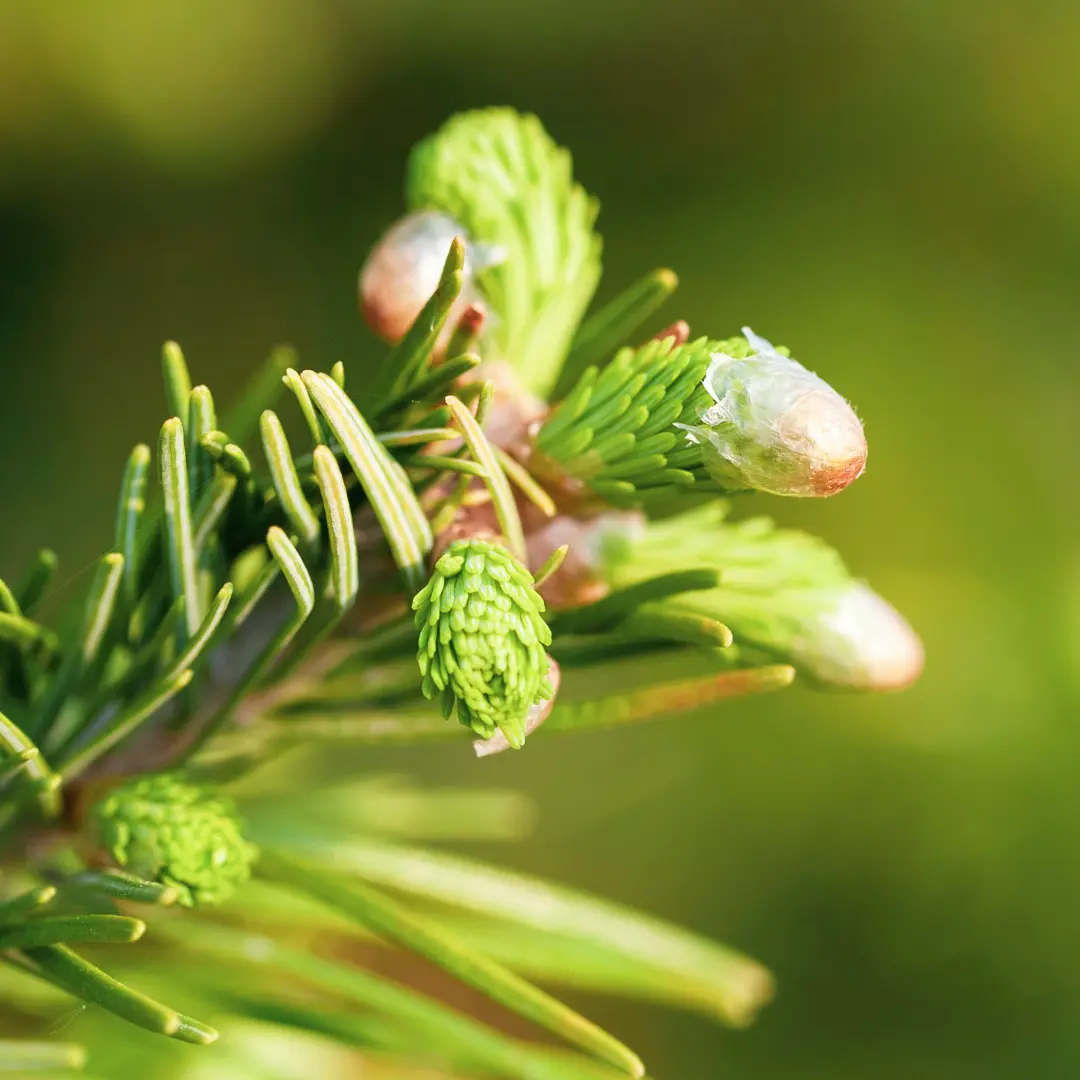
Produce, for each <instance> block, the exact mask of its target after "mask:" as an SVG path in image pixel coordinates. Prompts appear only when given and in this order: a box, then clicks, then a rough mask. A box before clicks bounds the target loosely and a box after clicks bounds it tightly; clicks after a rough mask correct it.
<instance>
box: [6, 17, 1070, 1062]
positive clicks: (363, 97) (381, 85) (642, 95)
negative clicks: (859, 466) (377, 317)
mask: <svg viewBox="0 0 1080 1080" xmlns="http://www.w3.org/2000/svg"><path fill="white" fill-rule="evenodd" d="M1078 55H1080V5H1078V4H1076V3H1075V0H1060V2H1052V0H1050V2H1043V3H1035V4H1028V5H1022V4H1006V3H999V2H985V3H981V4H966V3H961V2H954V3H940V2H939V3H933V2H930V0H890V2H884V0H879V2H877V3H861V2H858V0H851V2H849V3H841V2H832V3H830V2H825V3H817V4H799V5H795V4H782V3H776V2H766V3H760V2H759V3H754V2H751V0H738V2H736V0H728V2H712V3H706V2H693V0H667V2H665V3H663V4H658V3H646V2H644V0H594V2H593V3H586V4H580V3H577V4H574V3H570V2H569V0H547V2H544V3H522V4H518V5H506V4H495V3H491V2H473V3H468V2H465V3H458V4H443V3H431V4H428V3H421V2H419V0H410V2H401V0H395V2H390V0H380V2H378V3H375V2H368V3H358V2H356V3H349V2H346V0H336V2H335V0H235V2H233V3H230V4H228V5H218V4H214V3H212V2H210V0H189V2H187V3H184V4H167V3H164V2H162V3H157V2H147V0H115V2H112V3H108V4H104V5H97V4H94V5H83V4H79V3H58V4H33V3H25V4H19V3H10V2H9V3H4V2H3V0H0V374H2V383H0V386H2V389H0V496H2V500H3V501H2V506H3V510H2V513H0V521H2V527H0V574H3V575H4V576H5V577H9V578H10V577H17V576H18V574H19V572H20V570H21V567H22V565H23V564H24V562H25V561H26V560H27V559H28V558H29V557H30V555H31V554H32V552H33V551H34V550H36V548H37V547H39V546H41V545H46V544H47V545H51V546H54V547H55V548H57V550H58V551H59V552H60V554H61V556H62V560H63V568H64V573H62V574H61V579H62V580H64V581H65V582H66V583H67V584H66V586H65V587H66V588H67V589H68V590H69V591H71V592H75V591H77V589H78V587H79V585H80V578H79V577H78V576H77V575H78V574H79V572H80V569H81V568H82V567H84V566H86V565H87V563H88V562H89V561H90V560H91V559H93V558H94V556H95V555H96V554H97V553H99V551H100V550H101V549H103V548H104V547H105V546H106V545H107V544H108V543H109V542H110V541H109V537H110V533H111V521H112V515H113V502H114V493H115V489H116V485H117V484H118V482H119V478H120V474H121V471H122V468H123V464H124V460H125V456H126V453H127V451H128V449H129V448H130V446H131V445H132V444H133V443H134V442H136V441H140V440H147V439H152V438H153V437H154V433H155V432H156V430H157V427H158V425H159V424H160V421H161V420H162V419H163V409H164V402H163V398H162V394H161V391H160V387H159V374H158V351H159V347H160V344H161V342H162V341H163V340H165V339H166V338H176V339H177V340H179V341H180V342H181V343H182V344H183V346H184V348H185V351H186V353H187V356H188V359H189V362H190V364H191V366H192V368H193V371H194V373H195V376H196V378H197V379H200V380H203V381H206V382H208V383H210V384H211V386H212V387H213V389H214V391H215V393H216V395H217V397H218V399H219V401H221V400H226V399H228V397H229V396H230V394H231V393H234V392H235V391H237V390H238V389H239V387H241V386H242V385H243V382H244V380H245V378H246V376H247V375H248V374H249V373H250V371H251V370H252V369H253V367H254V365H255V364H256V363H257V362H258V361H259V360H260V359H261V358H262V356H263V355H265V353H266V351H267V350H268V349H269V347H270V346H271V345H273V344H275V343H277V342H279V341H282V340H288V341H291V342H293V343H294V344H295V345H296V346H297V347H298V349H299V351H300V354H301V357H302V358H303V359H305V360H306V361H308V362H310V363H311V364H312V365H317V366H319V367H322V368H324V369H325V368H328V367H329V365H330V364H331V363H333V362H334V361H336V360H343V361H344V362H345V364H346V366H347V368H348V370H349V373H350V376H349V377H350V379H351V380H354V381H355V382H357V383H358V382H359V381H360V380H362V378H363V377H364V372H365V369H366V367H367V365H369V364H370V363H371V361H372V359H373V358H375V357H376V356H378V355H379V352H380V348H379V347H378V346H377V345H376V343H375V342H374V341H373V339H372V338H371V337H370V335H369V334H368V333H367V331H366V330H365V328H364V327H363V325H362V324H361V322H360V320H359V317H358V315H357V313H356V302H355V291H354V290H355V276H356V272H357V270H358V268H359V266H360V263H361V261H362V259H363V257H364V254H365V252H366V250H367V248H368V247H369V246H370V244H371V242H372V241H373V240H374V238H375V237H376V236H377V234H378V232H379V231H380V230H381V229H382V228H383V227H385V225H386V224H388V223H389V221H390V220H391V219H392V218H393V217H395V216H396V215H397V214H398V213H399V212H400V210H401V194H400V184H401V176H402V171H403V166H404V161H405V157H406V154H407V152H408V148H409V147H410V145H411V144H412V143H413V142H415V141H416V140H417V139H418V138H420V137H421V136H423V135H424V134H426V133H427V132H428V131H430V130H432V129H433V128H434V127H436V126H437V125H438V124H439V123H441V121H442V120H443V119H444V118H445V117H446V116H447V115H448V114H449V113H451V112H452V111H454V110H457V109H461V108H466V107H472V106H477V105H484V104H503V103H506V104H512V105H515V106H517V107H519V108H522V109H527V110H531V111H535V112H537V113H538V114H539V115H540V116H541V118H542V119H543V121H544V123H545V124H546V125H547V126H548V128H549V130H550V131H551V132H552V133H553V134H554V136H555V137H556V138H557V139H558V140H560V141H561V142H563V143H564V144H565V145H568V146H570V147H571V148H572V149H573V151H574V155H575V161H576V170H577V175H578V176H579V177H580V179H581V180H582V182H583V183H584V184H585V185H586V186H587V187H588V188H589V189H590V190H591V191H593V192H595V193H596V194H597V195H598V196H599V197H600V199H601V201H602V205H603V212H602V214H601V219H600V228H601V231H602V232H603V234H604V238H605V266H606V272H605V281H604V284H603V285H602V287H601V298H604V297H606V296H609V295H611V294H613V293H614V292H615V291H616V290H617V289H619V288H620V287H621V286H623V285H624V284H626V283H628V282H630V281H631V280H632V279H634V278H635V277H636V276H637V275H638V274H640V273H641V272H643V271H645V270H647V269H650V268H652V267H655V266H660V265H670V266H672V267H674V268H675V269H676V270H677V271H678V273H679V275H680V277H681V279H682V282H683V285H682V288H681V290H680V292H679V293H678V294H677V296H676V298H675V300H674V301H672V302H671V303H670V304H669V306H668V307H667V308H666V309H665V311H664V312H663V316H664V321H671V320H672V319H674V318H677V317H684V318H686V319H687V320H688V321H689V322H690V324H691V327H692V328H693V329H694V331H695V332H698V333H709V334H712V335H716V336H725V335H730V334H732V333H734V332H737V330H738V328H739V327H740V326H741V325H743V324H745V323H749V324H750V325H751V326H753V328H754V329H755V330H756V331H758V332H759V333H762V334H764V335H765V336H767V337H769V338H772V339H773V340H775V341H778V342H783V343H785V344H788V345H790V346H791V347H792V349H793V351H794V353H795V355H796V356H797V357H798V358H800V359H801V360H802V361H803V362H804V363H806V364H807V365H808V366H810V367H812V368H814V369H816V370H817V371H818V372H819V373H820V374H821V375H822V376H823V377H825V378H826V379H828V380H829V381H830V382H831V383H833V385H835V386H836V387H837V388H838V389H840V391H841V392H842V393H844V394H845V395H846V396H847V397H849V398H850V399H851V400H852V401H853V402H854V403H855V404H856V405H857V407H858V409H859V411H860V414H861V415H862V416H863V418H864V420H865V423H866V427H867V431H868V435H869V439H870V446H871V457H870V469H869V472H868V474H867V475H866V477H865V478H864V479H862V480H860V481H859V483H858V484H857V485H855V487H854V488H853V489H852V490H851V491H849V492H847V493H845V494H844V495H843V496H841V497H840V498H837V499H835V500H831V501H828V502H825V503H815V504H813V505H806V504H802V503H795V502H790V501H789V502H783V503H781V502H779V501H777V500H773V501H771V502H768V503H766V501H765V500H761V501H760V502H759V503H758V505H757V506H756V507H755V509H757V510H759V511H761V512H768V513H772V514H776V515H777V516H779V517H781V518H782V519H783V520H784V521H786V522H789V523H796V524H801V525H804V526H806V527H807V528H811V529H813V530H815V531H818V532H820V533H822V534H823V535H825V536H826V537H828V538H829V539H830V540H831V541H833V542H834V543H835V544H836V545H837V546H839V547H840V548H841V549H842V551H843V552H844V553H845V555H846V556H847V558H848V560H849V562H850V564H851V565H852V567H853V568H854V569H855V570H856V571H857V572H858V573H860V574H864V575H865V576H866V577H867V578H869V579H870V580H871V581H872V582H873V584H874V585H875V587H877V588H878V589H879V590H880V591H881V592H882V593H884V594H885V595H886V596H887V597H888V598H889V599H890V600H892V601H893V602H894V603H896V604H897V606H899V607H901V608H902V609H903V610H904V612H905V613H906V614H907V615H908V616H909V617H910V619H911V620H912V622H913V623H914V624H915V625H916V626H917V627H918V628H919V630H920V632H921V633H922V634H923V636H924V638H925V641H926V645H927V652H928V658H929V659H928V666H927V672H926V675H925V677H924V679H923V681H922V682H921V683H920V684H919V686H917V687H916V688H915V689H914V690H912V691H911V692H909V693H906V694H903V695H900V696H895V697H885V698H872V697H847V696H829V695H820V694H812V693H810V692H808V691H804V690H801V689H796V690H794V691H792V692H789V693H787V694H781V695H776V696H773V697H770V698H768V699H762V700H760V701H751V702H748V703H734V704H731V705H728V706H725V707H723V708H720V709H717V710H715V711H713V712H709V713H707V714H705V713H699V714H698V715H696V716H693V717H689V718H685V719H681V720H678V721H674V722H670V723H666V724H661V725H655V726H651V727H645V728H640V729H632V730H626V731H619V732H613V733H600V734H596V735H592V736H588V737H580V738H566V739H554V738H553V739H550V740H547V739H544V740H538V741H537V742H536V743H535V744H530V746H529V748H528V750H527V751H526V752H523V753H521V754H516V755H512V756H508V757H507V758H506V759H499V760H495V761H490V762H484V763H483V764H482V765H481V764H478V763H477V762H475V761H474V760H472V759H471V755H469V754H468V752H467V751H466V750H465V749H462V750H459V751H451V750H441V751H422V752H409V753H408V754H406V753H396V754H381V755H379V756H378V758H377V759H373V758H369V757H365V758H364V759H363V760H362V761H361V762H359V763H358V767H363V768H370V767H393V768H402V767H405V768H408V769H411V770H414V771H418V772H419V773H420V774H421V775H423V776H425V777H429V778H431V779H432V780H436V779H437V780H439V781H440V782H446V781H462V782H468V783H470V784H475V783H484V782H491V783H498V784H507V783H512V784H517V785H520V786H521V787H522V788H523V789H525V790H527V791H529V792H530V793H531V794H532V795H533V796H534V797H535V798H536V800H537V801H538V803H539V806H540V809H541V825H540V828H539V831H538V832H537V834H536V836H535V838H534V839H533V840H531V841H530V842H529V843H527V844H526V845H525V846H523V847H521V848H519V849H517V850H516V851H513V852H500V853H498V854H499V857H500V858H504V859H513V860H514V861H515V863H516V864H517V865H520V866H522V867H526V868H530V869H535V870H537V871H542V872H544V873H547V874H550V875H552V876H554V877H557V878H561V879H564V880H568V881H573V882H575V883H578V884H581V885H583V886H587V887H590V888H593V889H596V890H597V891H600V892H603V893H605V894H610V895H615V896H618V897H620V898H622V899H624V900H627V901H630V902H633V903H635V904H638V905H640V906H642V907H645V908H649V909H652V910H654V911H656V912H658V913H661V914H664V915H666V916H669V917H672V918H674V919H677V920H680V921H683V922H686V923H688V924H690V925H692V926H694V927H696V928H698V929H701V930H704V931H707V932H709V933H711V934H714V935H715V936H717V937H719V938H721V939H722V940H725V941H728V942H730V943H732V944H734V945H737V946H739V947H740V948H743V949H745V950H746V951H748V952H750V953H752V954H753V955H755V956H757V957H759V958H760V959H762V960H763V961H764V962H766V963H767V964H769V965H770V966H771V967H772V969H773V970H774V971H775V972H776V974H777V978H778V981H779V988H780V990H779V996H778V998H777V1001H776V1002H775V1003H774V1004H773V1005H772V1006H771V1007H770V1009H769V1010H768V1011H767V1012H766V1013H765V1014H764V1015H763V1017H762V1018H761V1020H760V1022H759V1023H758V1025H757V1026H756V1027H755V1028H753V1029H751V1030H750V1031H748V1032H742V1033H730V1032H725V1031H723V1030H721V1029H719V1028H714V1027H712V1026H711V1025H709V1024H708V1023H707V1022H706V1021H704V1020H701V1019H697V1018H685V1017H677V1016H673V1015H669V1014H667V1013H664V1012H662V1011H654V1010H650V1009H646V1008H638V1007H634V1008H633V1009H630V1008H629V1007H622V1006H619V1005H617V1004H612V1003H610V1002H594V1001H591V1000H590V1001H587V1002H585V1004H586V1006H587V1008H588V1009H589V1010H590V1011H591V1013H592V1014H593V1015H595V1016H596V1017H597V1018H598V1019H599V1020H601V1021H604V1022H606V1023H608V1024H609V1025H610V1026H611V1027H612V1028H613V1029H614V1030H615V1031H616V1032H618V1033H620V1034H623V1035H625V1036H626V1037H627V1038H628V1039H629V1041H631V1042H632V1043H633V1044H634V1046H635V1047H636V1048H637V1049H639V1050H641V1051H642V1053H643V1056H644V1057H645V1059H646V1060H647V1061H649V1062H650V1063H651V1064H652V1066H653V1069H654V1071H655V1073H656V1075H657V1076H658V1077H659V1078H660V1080H675V1078H680V1080H690V1078H694V1080H697V1078H701V1080H709V1078H712V1077H720V1076H733V1077H735V1076H752V1077H755V1078H757V1080H765V1078H773V1077H776V1078H781V1080H818V1078H826V1077H828V1078H830V1080H847V1078H851V1080H856V1078H858V1080H871V1078H872V1080H893V1078H897V1080H899V1078H904V1080H908V1078H912V1077H919V1078H925V1080H963V1078H967V1077H979V1078H980V1080H988V1078H998V1077H1000V1078H1013V1077H1016V1076H1018V1075H1021V1074H1027V1075H1031V1076H1037V1077H1047V1078H1050V1077H1053V1078H1057V1077H1062V1078H1064V1077H1073V1076H1075V1075H1076V1074H1077V1071H1078V1069H1080V1023H1078V1022H1077V1016H1078V1014H1080V844H1078V843H1077V830H1078V826H1080V809H1078V808H1080V765H1078V763H1077V758H1078V753H1080V737H1078V735H1077V726H1078V725H1080V709H1078V708H1077V698H1078V696H1080V695H1078V691H1080V544H1078V542H1077V538H1076V532H1077V524H1078V511H1077V496H1076V493H1077V490H1078V477H1080V424H1078V423H1077V417H1078V415H1080V66H1078V65H1077V63H1076V58H1077V56H1078ZM657 325H660V322H659V321H658V322H657Z"/></svg>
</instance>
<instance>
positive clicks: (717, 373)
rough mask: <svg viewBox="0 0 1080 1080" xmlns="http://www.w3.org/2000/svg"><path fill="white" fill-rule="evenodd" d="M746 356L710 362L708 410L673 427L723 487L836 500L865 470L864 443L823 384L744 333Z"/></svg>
mask: <svg viewBox="0 0 1080 1080" xmlns="http://www.w3.org/2000/svg"><path fill="white" fill-rule="evenodd" d="M743 334H744V336H745V337H746V340H747V342H748V343H749V345H750V346H751V348H752V350H753V351H752V352H751V354H750V355H749V356H729V355H726V354H725V353H723V352H718V353H715V354H714V355H713V358H712V363H711V364H710V365H709V369H708V371H706V373H705V379H704V382H703V386H704V387H705V390H706V391H707V392H708V394H709V396H710V397H711V398H712V401H713V404H712V405H710V406H709V407H708V408H707V409H705V410H704V411H702V412H701V413H700V420H699V422H698V423H696V424H678V425H677V426H678V427H681V428H684V429H685V430H686V432H687V438H688V439H689V440H690V441H691V442H693V443H696V444H698V445H699V446H700V447H701V449H702V454H703V457H704V463H705V467H706V469H708V471H709V474H710V475H711V476H712V477H713V478H714V479H715V480H716V481H717V482H718V483H720V484H722V485H724V486H726V487H728V488H753V489H756V490H758V491H768V492H771V493H772V494H774V495H799V496H822V495H835V494H836V493H837V492H838V491H842V490H843V489H844V488H846V487H847V486H848V484H850V483H851V482H852V481H853V480H855V479H857V478H858V477H859V476H861V475H862V472H863V470H864V469H865V468H866V437H865V436H864V435H863V429H862V424H861V423H860V422H859V418H858V417H857V416H856V415H855V411H854V410H853V409H852V408H851V406H850V405H849V404H848V403H847V402H846V401H845V400H844V399H843V398H842V397H841V396H840V395H839V394H838V393H837V392H836V391H835V390H834V389H833V388H832V387H831V386H829V384H828V383H826V382H824V381H823V380H822V379H819V378H818V377H817V376H816V375H815V374H814V373H813V372H811V371H807V370H806V368H804V367H803V366H802V365H801V364H799V363H798V362H797V361H795V360H793V359H792V358H791V357H789V356H784V355H782V354H781V353H780V352H778V351H777V350H776V349H775V348H774V347H773V346H772V345H771V344H770V343H769V342H768V341H766V340H765V339H764V338H760V337H758V336H757V335H756V334H755V333H754V332H753V331H752V330H750V328H749V327H744V328H743Z"/></svg>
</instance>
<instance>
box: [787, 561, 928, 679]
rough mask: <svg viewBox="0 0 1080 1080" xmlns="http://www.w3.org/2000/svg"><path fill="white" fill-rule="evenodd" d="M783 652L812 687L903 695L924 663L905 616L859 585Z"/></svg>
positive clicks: (850, 587)
mask: <svg viewBox="0 0 1080 1080" xmlns="http://www.w3.org/2000/svg"><path fill="white" fill-rule="evenodd" d="M787 651H788V652H789V654H790V658H791V660H792V661H793V662H794V664H795V665H796V667H797V668H798V669H799V670H800V672H802V673H803V674H805V675H808V676H809V677H811V678H812V679H814V680H815V681H816V682H820V683H824V684H827V685H830V686H837V687H843V688H847V689H852V690H902V689H903V688H904V687H906V686H910V685H911V684H912V683H913V682H915V680H916V679H918V677H919V676H920V675H921V674H922V670H923V662H924V652H923V644H922V641H920V639H919V636H918V635H917V634H916V633H915V631H914V630H913V629H912V628H911V626H910V624H909V623H908V622H907V620H906V619H905V618H904V617H903V615H901V614H900V612H898V611H897V610H896V609H895V608H894V607H893V606H892V605H891V604H890V603H889V602H888V601H886V600H884V599H883V598H882V597H880V596H879V595H878V594H877V593H876V592H874V591H873V589H871V588H870V587H869V586H868V585H864V584H863V583H862V582H859V581H852V582H850V583H849V584H848V585H846V586H845V587H844V588H843V589H842V590H841V591H840V592H839V594H838V595H837V596H836V597H835V598H834V599H833V600H832V602H831V603H829V604H827V605H825V606H823V607H821V608H820V609H819V610H818V611H817V612H816V613H815V614H814V616H813V617H812V618H809V619H806V620H804V621H803V622H802V623H801V625H800V627H799V631H798V633H797V634H796V635H794V637H793V640H792V641H791V643H790V647H789V649H788V650H787Z"/></svg>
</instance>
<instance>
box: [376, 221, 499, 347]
mask: <svg viewBox="0 0 1080 1080" xmlns="http://www.w3.org/2000/svg"><path fill="white" fill-rule="evenodd" d="M457 236H460V237H462V239H464V240H465V241H466V245H465V286H464V288H463V289H462V290H461V295H460V296H459V297H458V299H457V301H456V303H455V305H454V307H453V308H452V309H451V312H450V318H449V320H448V325H449V326H451V327H453V326H454V325H455V323H456V322H457V318H458V316H459V315H461V314H462V313H463V312H464V311H465V310H466V309H467V308H468V307H469V306H470V305H471V304H473V303H475V302H476V300H477V299H478V296H477V292H476V288H475V285H474V281H473V279H474V276H475V275H476V274H477V273H479V272H480V271H482V270H485V269H487V268H488V267H490V266H495V265H497V264H498V263H500V262H502V261H503V260H504V258H505V253H504V252H503V250H502V249H501V248H496V247H493V246H491V245H485V244H475V245H474V244H471V243H469V241H468V237H467V236H466V234H465V230H464V229H463V228H462V227H461V226H460V225H459V224H458V223H457V222H456V221H454V219H453V218H451V217H449V216H448V215H447V214H442V213H439V212H438V211H436V210H421V211H419V212H418V213H415V214H407V215H406V216H405V217H403V218H401V219H400V220H399V221H397V222H395V224H393V225H392V226H391V227H390V228H389V229H388V230H387V232H386V233H384V234H383V236H382V238H381V239H380V240H379V242H378V243H377V244H376V245H375V247H374V248H373V249H372V251H371V254H370V255H369V256H368V258H367V262H365V263H364V267H363V269H362V270H361V271H360V284H359V289H360V308H361V311H362V312H363V315H364V320H365V321H366V322H367V324H368V326H370V327H371V329H372V330H374V331H375V333H376V334H378V335H379V337H381V338H382V339H383V340H384V341H387V342H389V343H391V344H395V343H397V342H398V341H400V340H401V339H402V338H403V337H404V336H405V332H406V331H407V330H408V329H409V327H410V326H412V324H413V321H414V320H415V319H416V316H417V315H419V314H420V311H421V309H422V308H423V306H424V305H425V304H426V303H427V302H428V300H430V299H431V296H432V294H433V293H434V292H435V289H436V288H437V287H438V284H439V275H440V274H441V273H442V268H443V263H444V262H445V261H446V253H447V252H448V251H449V250H450V244H451V243H452V242H453V240H454V238H455V237H457Z"/></svg>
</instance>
